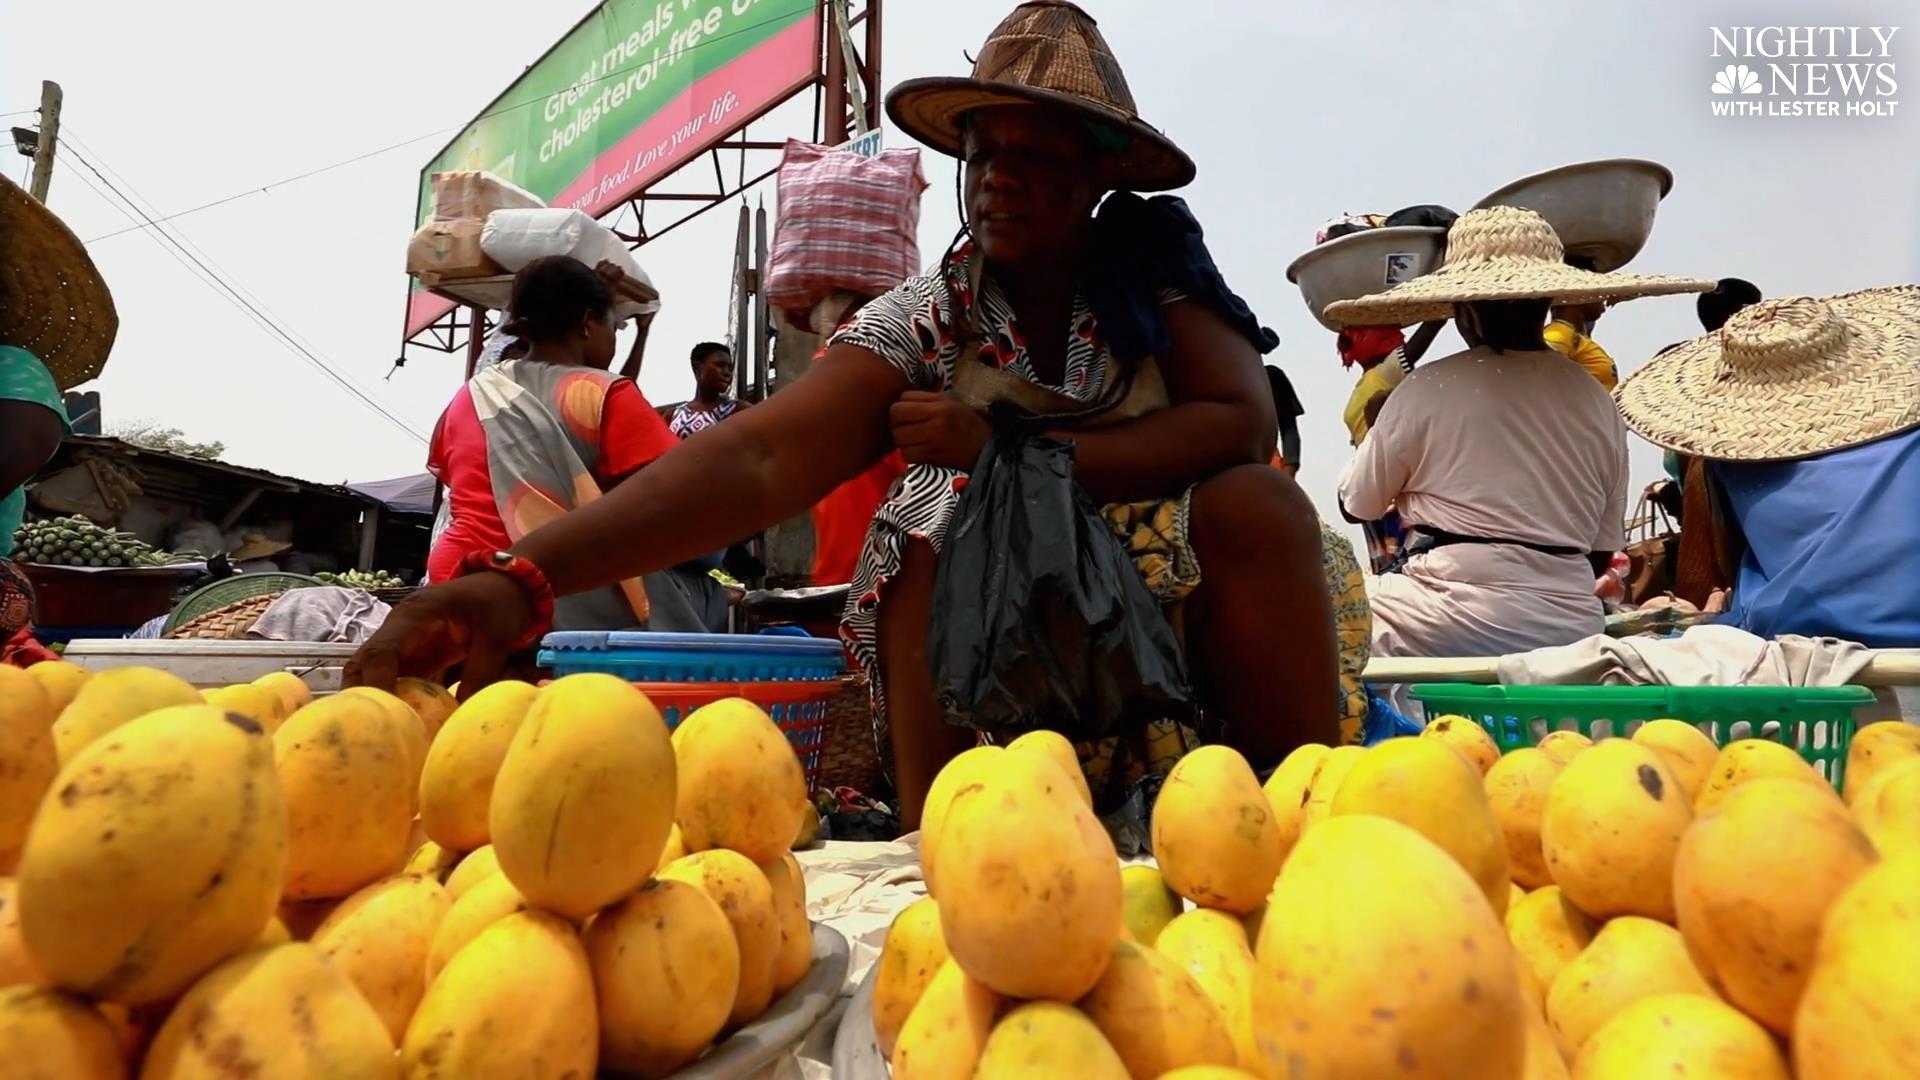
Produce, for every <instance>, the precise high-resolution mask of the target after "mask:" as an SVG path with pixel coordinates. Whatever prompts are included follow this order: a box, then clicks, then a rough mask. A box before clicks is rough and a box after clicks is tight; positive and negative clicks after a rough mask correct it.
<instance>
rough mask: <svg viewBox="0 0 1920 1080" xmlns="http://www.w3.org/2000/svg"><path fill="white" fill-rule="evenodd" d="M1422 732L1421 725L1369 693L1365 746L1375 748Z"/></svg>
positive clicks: (1378, 696)
mask: <svg viewBox="0 0 1920 1080" xmlns="http://www.w3.org/2000/svg"><path fill="white" fill-rule="evenodd" d="M1420 730H1421V727H1420V725H1419V724H1417V723H1414V722H1413V721H1412V720H1409V719H1407V718H1406V716H1405V715H1404V714H1402V713H1401V712H1400V710H1399V709H1396V708H1394V707H1393V703H1392V702H1390V701H1388V700H1387V699H1386V698H1383V697H1381V696H1380V695H1379V694H1376V693H1373V692H1371V691H1369V692H1368V693H1367V720H1366V726H1365V728H1364V729H1363V737H1364V739H1365V740H1366V741H1365V743H1364V744H1363V745H1366V746H1374V745H1377V744H1379V743H1383V742H1386V741H1387V740H1388V739H1397V738H1400V737H1401V736H1402V735H1418V734H1420Z"/></svg>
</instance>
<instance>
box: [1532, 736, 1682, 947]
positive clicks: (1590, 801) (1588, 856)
mask: <svg viewBox="0 0 1920 1080" xmlns="http://www.w3.org/2000/svg"><path fill="white" fill-rule="evenodd" d="M1692 821H1693V810H1692V808H1691V807H1689V806H1688V804H1687V795H1686V792H1684V791H1682V790H1680V786H1679V782H1678V781H1676V780H1675V779H1674V777H1673V773H1672V771H1671V770H1669V769H1668V768H1667V765H1666V762H1665V761H1664V760H1663V759H1662V758H1661V757H1660V755H1659V754H1658V753H1656V752H1655V751H1653V750H1652V749H1650V748H1648V747H1645V746H1641V745H1640V744H1639V743H1635V742H1631V741H1629V740H1626V739H1607V740H1604V741H1602V742H1600V743H1598V744H1596V745H1595V746H1593V747H1592V748H1591V749H1589V750H1587V751H1585V752H1584V753H1582V754H1581V755H1580V756H1579V757H1576V758H1574V759H1573V760H1572V761H1570V762H1568V763H1567V767H1566V768H1565V769H1563V770H1561V772H1560V776H1559V778H1557V779H1556V780H1554V782H1553V788H1552V790H1550V791H1549V792H1548V793H1547V809H1546V813H1545V814H1544V815H1543V816H1542V817H1541V820H1540V845H1541V849H1542V850H1543V851H1545V852H1546V856H1547V870H1548V872H1549V873H1551V874H1552V875H1553V880H1554V883H1555V884H1557V885H1559V886H1560V889H1561V891H1562V892H1564V893H1566V896H1567V899H1568V900H1570V901H1572V902H1573V905H1574V906H1575V907H1577V908H1579V909H1580V910H1581V911H1584V912H1586V913H1587V914H1589V915H1592V916H1593V917H1595V918H1597V919H1609V918H1612V917H1614V916H1616V915H1644V916H1646V917H1648V918H1651V919H1659V920H1661V921H1662V922H1667V923H1671V922H1672V921H1673V859H1674V856H1675V854H1677V853H1678V852H1679V850H1680V836H1681V834H1682V833H1684V832H1686V829H1687V826H1688V825H1689V824H1690V823H1692Z"/></svg>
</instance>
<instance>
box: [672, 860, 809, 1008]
mask: <svg viewBox="0 0 1920 1080" xmlns="http://www.w3.org/2000/svg"><path fill="white" fill-rule="evenodd" d="M658 877H659V879H660V880H662V881H683V882H686V883H687V884H688V885H691V886H693V887H694V888H696V889H699V890H700V891H701V892H702V893H704V894H706V896H707V898H708V899H709V900H712V901H713V902H714V903H715V904H717V905H719V907H720V910H721V911H723V912H725V913H726V916H727V922H728V923H729V924H730V925H732V927H733V937H734V942H735V943H736V944H737V945H738V946H739V948H740V985H739V988H738V989H737V990H736V991H735V992H734V997H733V1010H732V1011H731V1012H730V1013H729V1014H728V1023H729V1025H731V1026H733V1027H741V1026H744V1025H746V1024H750V1023H752V1022H753V1021H754V1019H755V1018H757V1017H758V1016H759V1015H760V1014H761V1013H763V1012H765V1011H767V1005H768V1004H769V1003H770V1002H772V1001H773V982H774V974H775V972H776V971H777V969H778V967H779V963H780V913H779V911H778V909H777V908H776V906H775V900H774V895H773V885H772V883H771V882H769V881H768V880H767V877H766V875H765V874H762V873H761V872H760V868H759V867H757V866H755V865H754V864H753V863H751V862H748V861H747V857H746V856H745V855H742V854H740V853H739V852H737V851H729V850H727V849H726V848H715V849H714V850H712V851H702V852H698V853H696V854H693V855H689V856H687V857H686V858H684V859H681V860H680V861H679V862H677V863H674V864H673V865H672V866H669V867H667V868H666V869H665V870H662V871H661V872H660V873H659V875H658Z"/></svg>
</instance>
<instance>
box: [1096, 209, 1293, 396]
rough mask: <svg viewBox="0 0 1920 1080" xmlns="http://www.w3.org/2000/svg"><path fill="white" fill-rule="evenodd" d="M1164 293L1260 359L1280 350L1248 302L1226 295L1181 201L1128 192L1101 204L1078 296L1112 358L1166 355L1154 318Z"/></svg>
mask: <svg viewBox="0 0 1920 1080" xmlns="http://www.w3.org/2000/svg"><path fill="white" fill-rule="evenodd" d="M1166 289H1173V290H1176V291H1178V292H1180V293H1181V294H1183V295H1184V296H1186V298H1187V299H1189V300H1193V301H1195V302H1197V303H1201V304H1205V305H1206V306H1208V307H1210V308H1212V309H1213V310H1214V311H1216V312H1218V313H1219V314H1220V316H1221V317H1222V318H1224V319H1226V320H1227V322H1228V323H1229V324H1230V325H1232V327H1233V328H1234V329H1235V330H1238V331H1239V332H1240V333H1242V334H1244V335H1246V338H1247V340H1248V341H1250V342H1252V343H1253V347H1254V348H1256V349H1258V350H1260V353H1261V355H1263V356H1264V355H1266V354H1267V353H1270V352H1272V351H1273V350H1274V349H1276V348H1278V347H1279V345H1280V335H1278V334H1276V333H1274V332H1273V331H1272V330H1269V329H1267V328H1266V327H1264V326H1262V325H1260V319H1259V317H1258V316H1256V315H1255V314H1254V313H1253V309H1252V308H1250V307H1248V306H1247V302H1246V301H1245V300H1242V299H1240V297H1239V296H1237V295H1236V294H1235V293H1234V291H1233V290H1232V289H1230V288H1228V287H1227V280H1226V278H1224V277H1222V276H1221V275H1220V269H1219V268H1218V267H1216V266H1214V265H1213V256H1212V255H1211V254H1209V253H1208V251H1207V241H1206V237H1205V236H1204V235H1203V234H1202V232H1201V229H1200V223H1199V222H1198V221H1196V220H1194V217H1193V213H1192V211H1190V210H1188V209H1187V204H1186V202H1185V201H1183V200H1181V199H1177V198H1175V197H1173V196H1171V195H1157V196H1155V197H1154V198H1152V199H1142V198H1141V197H1140V196H1138V195H1133V194H1129V193H1127V192H1116V193H1114V194H1112V195H1109V196H1107V200H1106V201H1105V202H1103V203H1101V204H1100V212H1099V213H1098V214H1096V215H1094V219H1093V242H1092V244H1091V246H1090V250H1089V252H1088V260H1087V264H1086V269H1085V275H1084V277H1083V279H1082V290H1083V291H1084V293H1085V295H1086V298H1087V306H1088V307H1090V308H1092V309H1093V315H1094V318H1095V319H1097V320H1099V323H1100V334H1101V336H1102V337H1104V338H1106V341H1107V345H1108V347H1109V348H1111V349H1112V350H1113V353H1114V355H1115V356H1118V357H1120V358H1121V359H1123V360H1139V359H1141V358H1143V357H1146V356H1151V355H1153V354H1154V353H1161V352H1165V351H1166V349H1167V345H1168V343H1169V339H1168V336H1167V321H1166V319H1165V317H1164V316H1162V315H1161V312H1160V293H1161V292H1162V290H1166Z"/></svg>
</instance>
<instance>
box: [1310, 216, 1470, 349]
mask: <svg viewBox="0 0 1920 1080" xmlns="http://www.w3.org/2000/svg"><path fill="white" fill-rule="evenodd" d="M1446 251H1447V230H1445V229H1440V228H1433V227H1429V226H1422V225H1395V226H1390V227H1387V228H1381V229H1362V230H1360V231H1359V232H1351V233H1348V234H1347V235H1345V236H1342V237H1340V238H1338V239H1335V240H1329V241H1327V242H1326V243H1324V244H1321V245H1319V246H1318V247H1316V248H1314V249H1313V250H1312V251H1309V252H1307V253H1306V254H1304V255H1302V256H1300V257H1299V258H1297V259H1295V260H1293V265H1291V266H1289V267H1287V280H1288V281H1291V282H1293V283H1294V284H1295V285H1298V286H1300V296H1301V297H1302V298H1303V299H1305V300H1306V302H1307V310H1308V311H1310V312H1312V313H1313V317H1314V318H1315V319H1318V320H1319V322H1320V325H1321V326H1324V327H1326V328H1327V329H1329V330H1334V331H1338V330H1339V329H1340V327H1339V326H1336V325H1335V324H1333V323H1330V322H1328V321H1327V318H1326V316H1325V315H1324V314H1322V313H1323V312H1325V311H1326V310H1327V305H1328V304H1331V303H1334V302H1335V301H1338V300H1353V299H1356V298H1358V297H1362V296H1371V295H1373V294H1374V293H1377V292H1384V291H1386V290H1387V289H1390V288H1392V287H1393V286H1395V285H1398V284H1400V283H1401V282H1403V281H1412V280H1413V279H1414V278H1417V277H1419V276H1420V275H1422V274H1426V273H1431V272H1433V271H1435V270H1438V269H1439V268H1440V262H1441V260H1442V259H1443V258H1444V257H1445V255H1446Z"/></svg>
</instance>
